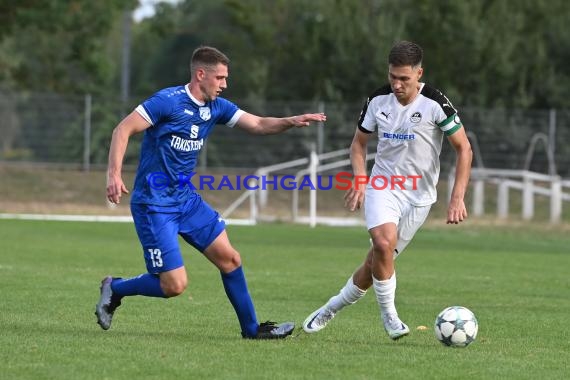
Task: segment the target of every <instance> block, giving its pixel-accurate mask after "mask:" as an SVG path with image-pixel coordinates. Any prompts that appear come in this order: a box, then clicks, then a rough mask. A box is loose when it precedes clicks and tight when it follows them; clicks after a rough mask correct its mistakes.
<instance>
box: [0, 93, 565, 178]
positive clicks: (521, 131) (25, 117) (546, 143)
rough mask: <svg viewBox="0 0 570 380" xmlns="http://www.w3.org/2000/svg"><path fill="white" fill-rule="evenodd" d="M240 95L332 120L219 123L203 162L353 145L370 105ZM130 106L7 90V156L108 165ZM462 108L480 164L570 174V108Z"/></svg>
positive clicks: (269, 109) (0, 102)
mask: <svg viewBox="0 0 570 380" xmlns="http://www.w3.org/2000/svg"><path fill="white" fill-rule="evenodd" d="M141 99H142V97H141ZM234 101H235V103H236V104H238V106H240V107H241V108H242V109H244V110H246V111H247V112H250V113H254V114H258V115H262V116H286V115H292V114H299V113H304V112H317V111H323V112H325V113H326V114H327V118H328V119H327V122H326V123H324V124H323V125H317V126H312V127H310V128H302V129H294V130H290V131H288V132H287V133H284V134H280V135H273V136H251V135H248V134H247V133H244V132H242V131H240V130H233V129H230V128H226V127H225V126H217V127H216V130H215V131H214V132H213V133H212V135H211V136H210V137H209V139H208V143H207V144H206V147H205V149H204V150H203V151H202V153H201V157H200V163H199V165H200V167H201V168H202V169H204V168H242V169H245V168H247V169H251V168H257V167H259V166H265V165H270V164H274V163H278V162H282V161H287V160H292V159H296V158H299V157H307V156H308V154H309V152H310V151H311V149H312V148H315V149H316V150H317V152H319V153H321V152H327V151H332V150H337V149H342V148H347V147H348V146H349V145H350V142H351V140H352V136H353V133H354V129H355V126H356V120H357V119H358V116H359V113H360V109H361V107H362V104H363V102H346V103H324V102H321V103H319V102H315V103H310V102H298V103H291V102H289V103H280V102H267V103H263V104H260V103H256V104H251V103H248V102H240V101H239V99H234ZM124 109H125V107H121V104H120V102H119V101H118V100H117V99H106V98H97V97H91V96H85V95H79V96H64V95H58V94H39V93H33V94H26V93H6V92H0V162H11V161H25V162H32V163H35V162H38V163H44V164H45V163H48V164H50V163H54V164H68V165H70V166H75V167H83V168H84V169H89V168H90V167H92V166H105V165H106V160H107V154H108V149H109V142H110V137H111V132H112V129H113V128H114V127H115V125H116V124H117V123H118V121H119V120H120V119H121V118H122V116H123V115H122V112H123V111H122V110H124ZM459 110H460V115H461V119H462V121H463V123H464V125H465V126H466V129H467V131H468V133H469V137H470V139H471V142H472V145H473V148H474V153H475V158H474V163H473V165H474V166H485V167H487V168H504V169H530V170H533V171H537V172H541V173H549V174H553V172H554V171H555V172H556V173H558V174H559V175H561V176H562V177H565V178H568V177H570V147H569V146H568V144H567V143H566V142H567V141H570V110H512V109H480V108H463V107H459ZM140 141H141V136H136V137H134V138H132V140H131V143H130V146H129V150H128V151H127V155H126V157H125V164H126V165H133V166H134V165H136V164H137V162H138V146H139V144H140ZM374 146H375V144H374V145H371V149H374ZM453 163H454V154H453V150H452V149H451V147H450V146H449V144H444V149H443V151H442V173H446V172H447V171H448V170H449V169H450V167H452V166H453Z"/></svg>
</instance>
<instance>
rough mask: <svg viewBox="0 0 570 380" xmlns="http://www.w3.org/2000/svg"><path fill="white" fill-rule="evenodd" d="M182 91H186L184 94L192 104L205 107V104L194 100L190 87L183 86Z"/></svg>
mask: <svg viewBox="0 0 570 380" xmlns="http://www.w3.org/2000/svg"><path fill="white" fill-rule="evenodd" d="M184 89H185V90H186V94H187V95H188V97H189V98H190V100H192V101H193V102H194V103H196V104H197V105H199V106H204V105H206V103H205V102H201V101H199V100H198V99H196V98H195V97H194V96H193V95H192V93H191V92H190V87H189V86H188V84H186V85H185V86H184Z"/></svg>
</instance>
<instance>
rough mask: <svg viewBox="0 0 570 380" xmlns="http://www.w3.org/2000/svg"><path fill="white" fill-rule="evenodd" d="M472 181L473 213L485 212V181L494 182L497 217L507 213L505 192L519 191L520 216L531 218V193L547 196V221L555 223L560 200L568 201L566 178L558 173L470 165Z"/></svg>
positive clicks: (451, 178) (450, 183)
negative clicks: (520, 195)
mask: <svg viewBox="0 0 570 380" xmlns="http://www.w3.org/2000/svg"><path fill="white" fill-rule="evenodd" d="M454 174H455V173H454V171H453V170H452V171H450V173H449V178H448V199H449V198H450V197H451V192H452V189H453V182H454ZM471 182H472V184H473V209H472V210H473V215H474V216H482V215H483V214H484V213H485V209H484V208H485V207H484V205H485V184H486V183H492V184H496V185H497V217H499V218H506V217H508V215H509V191H510V190H511V189H513V190H518V191H520V192H521V193H522V202H521V203H522V210H521V214H522V218H523V219H524V220H531V219H533V217H534V209H535V207H534V196H535V195H536V194H538V195H544V196H547V197H550V210H549V211H550V222H551V223H559V222H560V219H561V216H562V202H563V201H570V192H565V189H570V180H563V179H561V178H560V176H558V175H549V174H543V173H536V172H531V171H528V170H510V169H487V168H473V169H472V170H471Z"/></svg>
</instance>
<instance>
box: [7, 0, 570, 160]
mask: <svg viewBox="0 0 570 380" xmlns="http://www.w3.org/2000/svg"><path fill="white" fill-rule="evenodd" d="M136 6H137V1H136V0H98V1H92V0H50V1H48V2H45V1H41V0H20V1H10V0H0V25H2V27H1V28H0V90H1V91H2V92H3V93H4V94H9V93H11V92H19V91H28V92H50V93H51V92H53V93H56V94H74V95H78V94H85V93H90V94H92V95H93V97H94V105H95V106H94V110H93V112H94V115H95V119H96V120H97V122H99V123H101V125H104V127H101V128H97V129H94V134H95V136H94V139H95V143H97V142H103V141H107V140H108V138H109V134H110V130H111V129H112V128H113V127H114V126H115V125H116V123H117V122H118V120H119V119H120V117H121V115H120V109H119V108H120V107H118V104H119V103H120V97H119V95H120V91H121V88H120V83H121V57H122V50H123V48H124V45H123V32H124V26H125V25H124V17H123V15H124V12H130V11H132V10H133V9H134V8H135V7H136ZM569 20H570V6H568V5H566V3H565V2H563V1H562V0H472V1H452V0H311V1H309V0H273V1H261V0H208V1H193V0H181V1H180V2H178V3H175V4H171V3H159V4H158V5H157V6H156V14H155V15H154V16H153V17H152V18H148V19H144V20H142V21H141V22H137V23H133V24H132V25H131V36H132V38H131V46H130V55H131V65H130V80H131V81H130V83H131V84H130V89H129V92H130V94H131V96H130V99H129V104H127V105H126V108H125V109H128V110H130V109H132V107H134V106H135V105H136V104H138V103H139V102H140V101H142V100H143V99H144V98H146V97H147V96H149V95H151V94H152V93H153V92H154V91H156V90H157V89H159V88H162V87H167V86H173V85H177V84H182V83H185V82H187V81H188V78H189V73H188V71H189V60H190V56H191V54H192V51H193V50H194V49H195V48H196V47H198V46H199V45H213V46H216V47H218V48H219V49H221V50H222V51H223V52H225V53H226V54H227V55H228V56H229V57H230V59H231V60H232V63H231V66H230V78H229V88H228V89H227V91H226V92H225V93H224V96H225V97H227V98H229V99H231V100H233V101H235V102H236V103H237V104H243V103H244V102H245V103H247V104H248V105H250V107H253V110H251V108H247V109H248V110H251V111H252V112H253V111H255V110H256V108H255V107H260V109H262V107H263V105H264V104H265V103H267V102H272V101H287V102H297V101H302V102H317V101H325V102H339V103H342V102H353V103H362V102H363V101H364V99H365V98H366V97H367V96H368V95H369V94H370V93H371V92H372V91H373V90H374V89H375V88H377V87H379V86H380V85H382V84H384V83H385V82H386V79H387V75H386V73H387V62H386V61H387V54H388V51H389V50H390V48H391V46H392V44H393V43H394V42H395V41H397V40H400V39H408V40H412V41H415V42H417V43H419V44H420V45H421V46H422V47H423V48H424V55H425V59H424V67H425V74H424V80H425V81H426V82H429V83H431V84H433V85H435V86H436V87H438V88H440V89H442V90H443V91H444V92H446V93H447V95H448V96H449V97H450V98H451V99H452V100H453V102H454V104H456V105H458V106H460V107H479V108H501V109H543V110H544V109H550V108H557V109H570V93H569V91H570V90H569V89H570V70H568V68H567V63H568V62H569V61H570V28H568V25H567V24H568V21H569ZM4 97H6V96H5V95H3V96H2V98H4ZM4 112H5V111H4ZM351 116H352V119H351V121H352V122H354V120H355V119H356V117H357V115H351ZM79 117H80V116H78V118H79ZM489 127H490V128H496V127H497V125H496V124H495V125H490V126H489ZM93 154H94V155H97V154H103V155H104V154H106V153H105V152H99V153H97V152H94V153H93Z"/></svg>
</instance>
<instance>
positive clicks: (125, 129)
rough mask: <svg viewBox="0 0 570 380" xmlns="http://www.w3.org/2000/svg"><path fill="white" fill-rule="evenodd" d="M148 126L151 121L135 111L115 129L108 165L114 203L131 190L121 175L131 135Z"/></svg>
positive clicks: (109, 183) (108, 184) (108, 176)
mask: <svg viewBox="0 0 570 380" xmlns="http://www.w3.org/2000/svg"><path fill="white" fill-rule="evenodd" d="M148 127H150V123H149V122H147V121H146V120H145V119H144V118H143V117H142V116H141V115H139V113H138V112H136V111H133V112H131V113H130V114H129V115H128V116H127V117H125V118H124V119H123V120H122V121H121V122H120V123H119V125H117V126H116V127H115V129H114V130H113V136H112V138H111V147H110V148H109V164H108V167H107V199H108V200H109V201H110V202H112V203H116V204H118V203H120V202H121V196H122V195H123V194H127V193H128V192H129V191H128V189H127V187H126V186H125V184H124V183H123V179H122V177H121V171H122V168H123V158H124V157H125V152H126V150H127V145H128V144H129V137H131V136H132V135H134V134H135V133H139V132H142V131H144V130H145V129H147V128H148Z"/></svg>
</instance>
